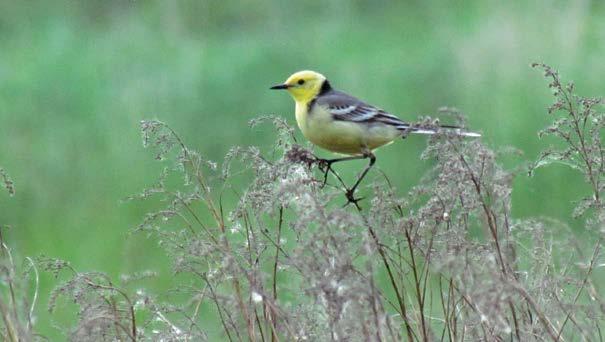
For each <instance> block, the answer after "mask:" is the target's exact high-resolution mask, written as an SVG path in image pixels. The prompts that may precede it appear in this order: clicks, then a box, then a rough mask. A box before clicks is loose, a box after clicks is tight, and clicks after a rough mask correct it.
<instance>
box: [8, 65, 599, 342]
mask: <svg viewBox="0 0 605 342" xmlns="http://www.w3.org/2000/svg"><path fill="white" fill-rule="evenodd" d="M534 67H536V68H538V69H540V70H541V71H542V72H544V74H545V76H546V78H547V79H548V81H549V84H548V86H549V88H550V89H551V90H552V91H553V95H554V99H555V100H554V103H553V104H552V105H551V106H550V107H549V108H548V114H549V115H550V116H552V124H551V125H550V126H548V127H547V128H545V129H544V130H543V131H541V132H540V135H552V136H553V137H555V138H556V139H558V140H559V144H558V145H557V146H554V147H551V148H548V149H545V150H544V151H543V152H542V153H541V154H540V156H539V158H538V159H537V160H536V162H535V163H533V164H532V165H531V166H530V167H529V168H524V170H525V171H528V172H530V173H533V172H535V171H536V169H538V168H540V167H545V166H548V165H550V164H553V163H560V164H563V165H566V166H569V167H570V168H572V169H573V170H575V171H576V172H577V176H578V177H583V179H584V181H585V182H586V183H587V184H588V188H589V189H590V191H588V192H587V193H586V194H585V196H584V197H583V198H580V199H578V201H577V203H576V210H574V212H573V215H574V217H576V218H579V219H581V220H582V222H584V224H583V225H584V226H583V227H584V228H583V229H584V232H583V233H584V234H585V235H586V236H589V237H590V238H588V239H578V234H577V233H575V232H574V231H573V230H572V229H571V228H570V227H568V226H567V225H566V224H564V223H563V222H560V221H557V220H555V219H552V218H548V217H535V218H531V219H517V218H515V217H514V216H513V215H512V214H511V195H512V187H511V184H512V181H513V178H514V177H515V175H516V173H518V171H519V170H518V171H517V172H511V171H510V170H507V169H505V168H503V167H502V166H501V165H500V163H499V162H498V159H499V158H500V156H501V155H502V154H506V153H510V152H511V149H501V150H500V151H497V152H495V151H493V150H491V149H490V148H488V147H487V146H486V145H485V144H484V143H483V142H482V141H481V140H480V139H465V138H461V137H459V136H455V135H448V134H439V135H436V136H434V137H432V138H431V139H430V141H429V143H428V146H427V148H426V149H425V151H424V152H423V154H422V158H423V159H425V160H431V161H433V163H434V164H433V165H434V166H433V167H432V169H431V170H429V171H428V172H427V173H426V175H425V176H424V177H423V179H422V180H421V181H420V182H419V183H418V184H417V185H416V186H414V187H413V188H412V189H411V190H410V191H409V193H407V194H405V195H403V196H402V195H399V194H398V193H397V191H396V189H395V188H394V187H393V185H392V183H391V181H390V180H389V178H388V177H387V176H386V175H384V174H383V175H382V176H380V177H378V179H377V180H375V181H373V182H371V183H369V184H368V185H367V187H368V188H370V189H371V190H370V192H369V195H368V197H367V199H366V200H365V201H364V202H363V207H364V208H363V209H360V208H355V207H354V206H350V207H343V206H342V204H343V203H346V201H345V200H344V193H343V189H341V188H340V187H339V186H337V185H329V186H327V187H325V188H324V187H322V183H323V179H322V173H321V172H320V171H318V170H317V164H318V163H319V161H320V159H319V158H318V157H316V156H315V155H314V154H313V152H312V151H311V150H309V149H307V148H306V147H305V146H304V145H300V144H299V143H297V142H296V139H295V136H294V134H293V133H294V129H293V128H292V127H290V126H289V125H288V124H287V123H286V122H285V121H284V120H283V119H281V118H279V117H262V118H259V119H255V120H253V121H252V122H251V124H252V125H253V126H255V125H260V124H266V123H267V122H269V123H272V124H273V126H274V129H275V132H276V133H277V135H276V137H277V140H276V143H275V145H274V146H273V148H272V149H271V150H268V151H265V150H263V149H262V148H259V147H255V146H246V147H233V148H232V149H231V151H230V152H229V153H228V154H227V155H226V156H225V158H224V160H223V161H222V162H221V163H216V162H214V161H211V160H209V159H207V158H206V157H205V156H203V155H202V154H200V153H199V152H197V151H195V150H194V149H191V148H189V147H188V146H187V145H186V143H185V142H184V141H183V140H182V138H181V137H180V136H179V135H178V134H177V133H176V132H175V131H174V130H173V129H172V128H170V127H169V126H168V125H167V124H165V123H163V122H160V121H157V120H150V121H142V122H141V131H142V134H143V144H144V146H146V147H147V148H148V149H150V150H151V151H152V152H153V157H154V159H156V160H158V161H159V162H160V164H161V165H162V167H161V173H160V176H159V178H158V179H157V181H156V182H155V183H154V184H153V185H152V186H151V187H148V188H146V189H144V190H143V191H142V192H141V193H139V194H136V195H133V196H131V197H130V198H129V200H132V201H152V202H153V203H155V205H156V206H158V207H157V208H158V209H157V210H155V211H153V212H150V213H149V214H147V215H146V216H145V217H144V218H143V220H142V222H141V223H140V225H139V226H138V227H137V228H136V229H135V231H134V233H136V234H146V235H148V236H151V237H153V238H154V240H155V241H157V242H158V246H159V247H160V248H161V249H162V250H163V251H164V252H165V253H166V255H167V256H168V258H169V260H170V262H171V268H172V271H173V272H174V274H175V275H178V276H179V282H178V283H177V285H176V286H175V287H174V288H173V289H171V291H170V292H169V293H163V294H159V293H154V292H152V291H149V290H145V286H143V285H141V284H144V283H145V280H146V279H149V278H153V277H155V276H157V275H156V274H155V273H154V272H148V271H142V272H138V273H134V274H132V275H129V276H122V277H121V278H120V279H115V280H114V279H112V278H111V277H110V276H108V275H107V274H105V273H103V272H82V271H79V270H77V269H76V268H74V267H73V266H72V265H71V264H70V263H69V262H67V261H63V260H58V259H53V258H47V257H39V258H38V259H37V260H35V261H34V260H32V259H30V258H28V259H26V260H27V263H26V264H24V266H21V268H23V269H24V271H18V267H17V266H16V265H15V262H14V261H13V258H12V256H11V251H10V249H9V248H8V247H7V246H6V245H5V244H4V243H3V244H2V251H3V253H2V260H3V268H2V281H3V283H4V284H5V285H7V286H6V287H5V290H4V291H3V294H4V296H3V297H2V300H0V312H1V313H2V320H3V323H4V330H3V337H4V339H5V340H9V341H18V340H30V339H40V340H43V339H44V336H43V335H37V334H36V328H35V324H32V314H33V312H34V306H35V305H36V301H37V296H38V281H39V280H38V278H39V276H38V272H39V270H41V271H46V272H50V273H51V274H53V275H54V277H55V278H60V279H62V280H61V282H60V283H59V285H57V287H56V288H55V289H54V290H53V291H52V294H51V295H50V301H49V306H48V308H49V310H50V311H51V312H54V311H55V310H58V309H57V305H58V303H59V302H73V303H75V305H76V308H74V310H75V312H76V313H77V314H76V320H77V324H75V325H67V326H64V327H61V329H64V330H63V331H64V332H65V334H66V335H67V336H68V337H69V339H71V340H75V341H87V340H90V341H100V340H107V341H114V340H120V341H137V340H154V341H155V340H164V341H177V340H230V341H242V340H254V341H255V340H258V341H280V340H310V341H318V340H319V341H327V340H333V341H338V340H359V341H369V340H375V341H399V340H409V341H416V340H419V341H433V340H452V341H462V340H490V341H492V340H518V341H527V340H552V341H565V340H586V341H594V340H602V339H603V338H602V331H601V329H602V322H603V321H604V319H603V317H604V316H605V311H604V309H603V308H605V300H604V299H603V298H602V295H603V290H602V286H601V284H600V282H599V281H598V279H602V278H603V274H602V269H603V265H604V260H603V255H602V241H603V240H602V238H603V234H604V228H603V227H605V205H604V203H603V200H602V198H603V196H604V195H605V193H604V189H605V186H604V185H603V181H605V148H604V146H603V136H602V132H603V128H604V127H605V111H603V109H604V106H603V105H604V104H605V103H604V101H603V99H602V98H588V97H582V96H579V95H577V94H576V93H575V91H574V89H575V88H574V85H573V83H564V82H563V81H562V80H561V79H560V77H559V74H558V73H557V72H556V71H555V70H553V69H552V68H550V67H549V66H547V65H544V64H534ZM440 115H441V116H446V117H451V118H452V120H454V121H455V122H456V123H457V124H459V125H465V122H464V117H463V115H462V114H461V113H459V112H458V111H457V110H455V109H449V108H443V109H442V110H441V111H440ZM430 122H431V119H430V118H426V119H425V120H424V123H423V124H425V125H426V124H430ZM522 169H523V168H522ZM3 175H4V178H5V187H6V188H7V189H8V190H9V192H14V189H13V188H12V184H11V183H10V181H7V179H8V178H7V177H6V176H5V173H4V174H3ZM241 179H244V180H245V179H251V181H250V182H249V183H247V184H246V185H245V186H242V185H241V184H242V180H241ZM330 183H331V184H339V183H337V182H330ZM228 203H232V205H229V204H228ZM30 283H33V284H34V290H33V291H31V290H29V291H28V288H29V287H31V286H29V285H28V284H30ZM133 284H134V286H133ZM32 293H33V298H32ZM61 310H66V308H65V307H62V308H61Z"/></svg>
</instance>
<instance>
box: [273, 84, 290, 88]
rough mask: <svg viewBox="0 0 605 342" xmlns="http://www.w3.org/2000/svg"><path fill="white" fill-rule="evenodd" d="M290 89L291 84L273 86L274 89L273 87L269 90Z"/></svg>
mask: <svg viewBox="0 0 605 342" xmlns="http://www.w3.org/2000/svg"><path fill="white" fill-rule="evenodd" d="M290 87H291V85H289V84H278V85H276V86H273V87H271V88H269V89H288V88H290Z"/></svg>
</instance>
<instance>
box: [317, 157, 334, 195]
mask: <svg viewBox="0 0 605 342" xmlns="http://www.w3.org/2000/svg"><path fill="white" fill-rule="evenodd" d="M317 168H318V169H319V171H321V172H323V173H324V180H323V182H322V184H321V188H322V189H323V188H324V187H325V186H326V184H327V183H328V173H329V172H330V170H331V169H332V167H331V163H330V161H329V160H327V159H318V160H317Z"/></svg>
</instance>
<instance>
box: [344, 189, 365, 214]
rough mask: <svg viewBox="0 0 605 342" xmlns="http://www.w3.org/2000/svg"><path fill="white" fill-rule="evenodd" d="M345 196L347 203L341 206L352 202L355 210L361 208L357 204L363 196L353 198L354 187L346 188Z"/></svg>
mask: <svg viewBox="0 0 605 342" xmlns="http://www.w3.org/2000/svg"><path fill="white" fill-rule="evenodd" d="M345 196H346V197H347V203H345V205H344V206H343V207H346V206H347V205H349V204H351V203H353V204H354V205H355V207H356V208H357V210H361V207H360V206H359V201H361V200H363V199H364V198H365V197H357V198H355V189H347V192H346V193H345Z"/></svg>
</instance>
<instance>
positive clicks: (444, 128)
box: [400, 125, 481, 138]
mask: <svg viewBox="0 0 605 342" xmlns="http://www.w3.org/2000/svg"><path fill="white" fill-rule="evenodd" d="M400 130H401V131H402V132H404V133H405V132H408V133H416V134H436V133H439V132H442V131H445V132H449V133H454V134H456V135H459V136H463V137H473V138H477V137H480V136H481V134H479V133H476V132H470V131H465V130H464V129H462V128H461V127H458V126H450V125H439V126H438V127H435V128H433V127H406V128H404V129H400ZM406 136H407V134H404V135H403V137H404V138H405V137H406Z"/></svg>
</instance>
